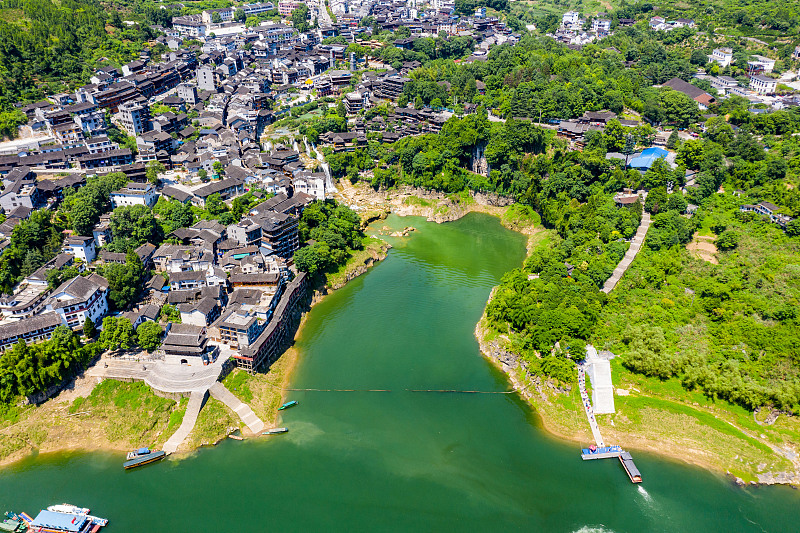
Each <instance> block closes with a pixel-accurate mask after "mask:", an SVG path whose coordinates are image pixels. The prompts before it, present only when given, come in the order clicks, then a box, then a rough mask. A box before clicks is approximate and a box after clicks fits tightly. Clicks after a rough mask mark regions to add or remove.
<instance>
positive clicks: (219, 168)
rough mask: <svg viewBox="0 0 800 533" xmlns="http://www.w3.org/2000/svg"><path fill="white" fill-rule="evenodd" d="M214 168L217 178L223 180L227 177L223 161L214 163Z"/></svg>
mask: <svg viewBox="0 0 800 533" xmlns="http://www.w3.org/2000/svg"><path fill="white" fill-rule="evenodd" d="M212 168H213V169H214V174H216V175H217V177H220V178H221V177H222V176H224V175H225V167H223V166H222V161H214V164H213V165H212Z"/></svg>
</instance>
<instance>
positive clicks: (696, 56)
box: [689, 48, 708, 67]
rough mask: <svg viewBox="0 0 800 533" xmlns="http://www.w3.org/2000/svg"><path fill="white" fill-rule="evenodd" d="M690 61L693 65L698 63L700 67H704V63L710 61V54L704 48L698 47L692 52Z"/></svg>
mask: <svg viewBox="0 0 800 533" xmlns="http://www.w3.org/2000/svg"><path fill="white" fill-rule="evenodd" d="M689 62H690V63H691V64H692V65H697V66H698V67H702V66H703V65H705V64H706V63H708V54H706V53H705V52H704V51H703V50H701V49H699V48H697V49H695V50H694V51H693V52H692V55H691V58H690V59H689Z"/></svg>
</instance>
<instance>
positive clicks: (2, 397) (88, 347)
mask: <svg viewBox="0 0 800 533" xmlns="http://www.w3.org/2000/svg"><path fill="white" fill-rule="evenodd" d="M100 350H101V348H100V346H99V345H98V344H96V343H89V344H85V345H84V344H82V343H81V341H80V339H79V337H78V335H77V334H75V333H73V332H72V331H71V330H70V329H69V328H68V327H66V326H59V327H57V328H56V329H55V331H53V336H52V338H51V339H50V340H48V341H45V342H41V343H37V344H31V345H30V346H28V345H26V344H25V343H24V342H23V341H20V342H18V343H17V344H15V345H14V346H13V348H11V349H10V350H7V351H6V352H5V353H3V355H2V356H0V411H2V410H4V408H5V407H7V406H8V405H9V403H10V402H11V400H13V399H14V398H15V397H16V396H18V395H30V394H33V393H36V392H40V391H45V390H47V389H48V388H49V387H51V386H53V385H56V384H58V383H60V382H61V381H63V380H64V379H66V378H68V377H71V376H73V375H75V374H76V373H78V372H79V371H81V370H83V369H85V368H86V365H87V364H88V363H89V362H90V361H91V360H92V359H94V357H96V356H97V355H98V354H99V352H100Z"/></svg>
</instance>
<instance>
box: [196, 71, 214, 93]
mask: <svg viewBox="0 0 800 533" xmlns="http://www.w3.org/2000/svg"><path fill="white" fill-rule="evenodd" d="M217 80H218V79H217V75H216V73H215V72H214V69H212V68H211V67H210V66H204V67H200V68H199V69H197V88H198V89H200V90H201V91H212V92H217V89H218V88H219V83H218V81H217Z"/></svg>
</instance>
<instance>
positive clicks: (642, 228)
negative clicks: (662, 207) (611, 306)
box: [602, 213, 650, 294]
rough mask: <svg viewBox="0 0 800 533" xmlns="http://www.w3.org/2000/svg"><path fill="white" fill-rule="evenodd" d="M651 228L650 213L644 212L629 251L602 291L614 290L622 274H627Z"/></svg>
mask: <svg viewBox="0 0 800 533" xmlns="http://www.w3.org/2000/svg"><path fill="white" fill-rule="evenodd" d="M649 228H650V213H643V214H642V222H641V223H640V224H639V229H637V230H636V235H634V237H633V241H632V242H631V246H630V248H628V251H627V252H625V257H623V258H622V261H620V262H619V264H618V265H617V268H615V269H614V272H613V273H612V274H611V277H610V278H608V279H607V280H606V283H605V285H603V289H602V291H603V292H604V293H606V294H608V293H609V292H611V291H612V290H614V287H616V286H617V283H619V280H621V279H622V276H624V275H625V271H626V270H628V267H629V266H631V263H633V260H634V258H635V257H636V254H638V253H639V250H640V249H641V247H642V244H644V238H645V236H646V235H647V230H648V229H649Z"/></svg>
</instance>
